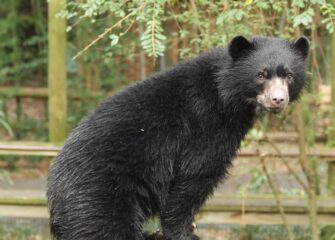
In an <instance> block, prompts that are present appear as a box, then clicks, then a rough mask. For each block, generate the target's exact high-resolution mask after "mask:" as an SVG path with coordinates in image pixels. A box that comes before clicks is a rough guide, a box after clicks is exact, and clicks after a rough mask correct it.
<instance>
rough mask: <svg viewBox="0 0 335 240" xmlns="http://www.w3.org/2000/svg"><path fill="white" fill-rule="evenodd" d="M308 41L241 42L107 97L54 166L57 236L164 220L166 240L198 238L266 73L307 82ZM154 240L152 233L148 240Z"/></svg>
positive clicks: (119, 233) (133, 232)
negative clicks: (196, 221)
mask: <svg viewBox="0 0 335 240" xmlns="http://www.w3.org/2000/svg"><path fill="white" fill-rule="evenodd" d="M307 54H308V41H307V40H306V39H305V38H300V39H299V40H297V41H296V42H291V41H287V40H282V39H277V38H262V37H258V38H253V39H251V40H250V41H249V40H246V39H245V38H243V37H236V38H235V39H234V40H233V41H232V42H231V44H230V45H229V47H228V48H223V49H215V50H213V51H211V52H209V53H205V54H202V55H200V56H199V57H196V58H194V59H192V60H189V61H186V62H184V63H180V64H177V65H176V66H174V67H172V68H170V69H169V70H167V71H164V72H159V73H157V74H155V75H153V76H151V77H149V78H148V79H146V80H144V81H141V82H138V83H136V84H134V85H132V86H130V87H128V88H126V89H125V90H123V91H121V92H119V93H118V94H116V95H114V96H112V97H110V98H108V99H107V100H106V101H105V102H103V103H102V104H101V105H100V106H99V107H98V108H97V109H96V110H95V111H94V112H92V113H91V114H89V115H88V116H87V117H86V118H85V119H83V120H82V121H81V122H80V124H79V125H78V127H77V128H76V129H74V131H73V132H72V133H71V134H70V136H69V138H68V139H67V141H66V143H65V145H64V147H63V149H62V151H61V152H60V154H59V155H58V157H57V158H56V160H55V162H54V164H53V165H52V166H51V169H50V176H49V179H48V191H47V197H48V206H49V210H50V225H51V232H52V234H53V236H54V237H55V238H56V239H58V240H78V239H80V240H88V239H90V240H103V239H106V240H143V239H145V236H144V234H143V233H142V224H143V222H145V221H146V220H147V218H148V217H149V216H152V215H158V216H159V217H160V219H161V225H162V232H163V235H164V239H166V240H189V239H198V237H197V236H195V235H194V234H193V233H192V232H191V231H190V230H189V229H190V227H189V226H190V225H191V223H192V221H193V217H194V214H195V213H197V211H198V210H199V208H200V207H201V205H202V204H203V203H204V202H205V200H206V199H207V198H208V196H210V195H211V194H212V193H213V190H214V188H215V187H216V186H217V185H218V183H219V182H220V180H222V179H224V177H225V176H226V174H227V170H228V169H229V167H230V165H231V162H232V159H233V158H234V156H235V154H236V151H237V150H238V149H239V147H240V142H241V140H242V139H243V137H244V136H245V134H246V133H247V131H248V129H250V128H251V127H252V124H253V122H254V120H255V117H256V115H257V114H256V110H257V109H258V108H259V106H258V105H259V104H258V103H257V101H256V98H257V95H258V94H260V93H261V92H262V89H263V84H262V83H260V82H259V81H257V79H256V78H257V73H258V72H259V71H261V70H262V69H263V68H265V67H266V68H267V70H268V71H269V72H270V73H271V74H272V75H273V76H275V75H278V76H279V75H280V71H279V70H278V69H279V68H285V69H289V70H290V71H291V72H292V73H293V76H294V79H293V82H292V83H290V85H289V96H290V101H294V100H296V99H297V98H298V96H299V93H300V91H301V89H302V88H303V86H304V84H305V58H306V56H307ZM146 238H147V239H153V236H148V237H146Z"/></svg>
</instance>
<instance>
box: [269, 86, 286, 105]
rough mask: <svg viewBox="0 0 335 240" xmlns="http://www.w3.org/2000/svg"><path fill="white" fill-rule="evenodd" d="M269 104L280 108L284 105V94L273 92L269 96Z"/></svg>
mask: <svg viewBox="0 0 335 240" xmlns="http://www.w3.org/2000/svg"><path fill="white" fill-rule="evenodd" d="M271 103H272V105H274V106H281V105H283V104H284V103H285V93H284V91H280V90H277V91H274V92H273V93H272V96H271Z"/></svg>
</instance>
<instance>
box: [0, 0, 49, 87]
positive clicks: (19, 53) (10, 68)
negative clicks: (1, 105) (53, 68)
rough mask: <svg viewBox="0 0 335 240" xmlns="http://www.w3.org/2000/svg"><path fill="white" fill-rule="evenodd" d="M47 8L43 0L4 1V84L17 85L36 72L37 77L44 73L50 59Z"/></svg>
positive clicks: (0, 31) (0, 49)
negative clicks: (45, 11) (47, 45)
mask: <svg viewBox="0 0 335 240" xmlns="http://www.w3.org/2000/svg"><path fill="white" fill-rule="evenodd" d="M45 8H46V3H44V2H43V1H40V0H32V1H18V0H13V1H8V0H7V1H4V2H2V3H1V7H0V15H1V18H0V39H1V42H0V83H1V84H4V83H6V84H8V83H9V84H11V85H16V86H18V85H19V84H20V83H21V82H24V81H27V80H29V79H30V78H32V77H33V76H34V78H37V77H38V75H39V74H42V75H45V73H46V62H47V48H46V42H47V33H46V29H47V28H46V25H45V22H46V15H45V14H43V12H44V10H45ZM37 73H38V74H37ZM44 79H45V78H44ZM44 83H45V82H44Z"/></svg>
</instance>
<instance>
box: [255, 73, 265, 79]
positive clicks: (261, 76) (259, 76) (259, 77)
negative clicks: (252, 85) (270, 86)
mask: <svg viewBox="0 0 335 240" xmlns="http://www.w3.org/2000/svg"><path fill="white" fill-rule="evenodd" d="M257 78H258V79H264V78H265V74H264V72H259V73H257Z"/></svg>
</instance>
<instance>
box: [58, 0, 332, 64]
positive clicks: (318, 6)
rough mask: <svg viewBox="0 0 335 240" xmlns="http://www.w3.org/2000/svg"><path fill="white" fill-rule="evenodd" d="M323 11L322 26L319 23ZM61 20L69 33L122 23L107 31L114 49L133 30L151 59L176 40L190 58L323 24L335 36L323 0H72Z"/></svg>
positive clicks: (181, 50)
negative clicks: (238, 38) (242, 38)
mask: <svg viewBox="0 0 335 240" xmlns="http://www.w3.org/2000/svg"><path fill="white" fill-rule="evenodd" d="M319 12H320V14H321V16H320V17H321V19H322V21H321V22H318V21H315V16H316V15H317V14H319ZM60 16H63V17H67V18H68V19H69V20H70V22H72V24H73V25H72V26H71V27H69V29H72V28H73V27H74V26H76V25H80V24H81V23H80V22H82V21H87V20H89V21H90V22H91V23H92V24H95V23H96V22H98V21H105V22H106V21H109V20H110V22H112V23H113V22H114V23H115V22H117V21H119V22H120V24H119V25H118V26H117V28H115V29H113V30H112V31H113V32H112V33H110V32H108V33H109V36H110V44H111V46H116V45H117V44H118V43H119V40H120V38H121V37H124V36H125V35H126V33H127V32H129V30H130V29H131V31H132V32H137V33H139V34H140V36H139V39H140V41H139V42H140V44H141V46H142V48H143V49H144V50H145V51H146V52H147V54H148V55H149V56H155V57H158V56H162V55H163V54H164V51H165V46H167V45H168V44H169V41H171V40H173V39H174V37H175V36H178V38H179V40H180V41H181V42H183V41H184V42H187V43H188V44H187V46H186V45H185V46H183V47H181V49H180V52H181V54H182V57H184V56H185V57H186V56H188V55H194V54H197V53H199V52H200V51H203V50H204V49H209V48H213V47H215V46H222V45H224V44H226V43H227V41H228V40H229V39H230V38H231V37H232V36H235V35H242V34H243V35H247V36H250V35H254V34H258V35H259V34H260V35H274V36H284V37H292V36H293V35H294V31H295V29H296V28H300V29H302V30H304V29H307V30H308V29H311V28H315V27H319V26H321V25H324V26H325V28H326V29H327V31H328V32H332V31H333V29H334V22H333V20H334V16H335V8H334V7H333V5H331V4H329V3H327V2H326V1H324V0H293V1H288V0H285V1H274V0H248V1H226V0H220V1H206V0H201V1H200V0H198V1H195V0H192V1H190V2H181V1H175V0H147V1H139V0H135V1H121V0H119V1H109V0H85V1H80V2H79V1H70V2H69V3H68V6H67V8H66V9H65V10H64V11H63V12H61V13H60ZM129 16H130V17H129ZM171 22H174V23H175V24H177V26H178V29H177V30H175V32H172V31H171V29H168V27H169V24H171ZM163 26H164V27H163ZM142 27H145V29H144V31H141V28H142ZM164 28H165V29H167V30H166V31H164ZM167 33H168V34H167Z"/></svg>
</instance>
